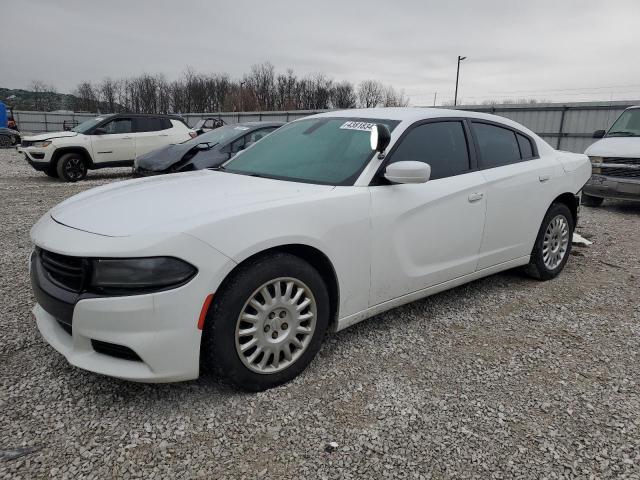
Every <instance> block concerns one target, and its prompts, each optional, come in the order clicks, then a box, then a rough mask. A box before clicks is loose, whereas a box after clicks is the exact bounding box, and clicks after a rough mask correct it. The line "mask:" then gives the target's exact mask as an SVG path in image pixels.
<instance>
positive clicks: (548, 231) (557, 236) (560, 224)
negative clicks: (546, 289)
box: [525, 203, 574, 280]
mask: <svg viewBox="0 0 640 480" xmlns="http://www.w3.org/2000/svg"><path fill="white" fill-rule="evenodd" d="M573 229H574V222H573V215H572V214H571V211H570V210H569V207H567V206H566V205H565V204H563V203H554V204H552V205H551V207H549V210H547V214H546V215H545V217H544V219H543V220H542V225H540V230H539V231H538V236H537V238H536V242H535V244H534V246H533V250H532V251H531V260H530V262H529V264H528V265H527V266H526V267H525V271H526V272H527V273H528V274H529V275H530V276H532V277H533V278H536V279H538V280H550V279H552V278H554V277H556V276H558V274H559V273H560V272H561V271H562V269H563V268H564V266H565V264H566V263H567V260H568V259H569V254H570V253H571V237H572V236H573Z"/></svg>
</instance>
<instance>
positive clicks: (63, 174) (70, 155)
mask: <svg viewBox="0 0 640 480" xmlns="http://www.w3.org/2000/svg"><path fill="white" fill-rule="evenodd" d="M74 158H79V159H80V161H81V162H82V165H83V167H84V171H83V174H82V175H81V176H80V178H69V177H68V176H67V174H66V172H65V169H64V166H65V164H66V163H67V162H69V161H70V160H72V159H74ZM56 171H57V172H58V177H59V178H60V179H61V180H64V181H65V182H77V181H80V180H84V179H85V178H86V176H87V164H86V163H85V161H84V158H83V157H82V155H78V154H77V153H67V154H66V155H63V156H62V157H61V158H60V160H58V164H57V165H56Z"/></svg>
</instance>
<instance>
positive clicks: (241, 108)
mask: <svg viewBox="0 0 640 480" xmlns="http://www.w3.org/2000/svg"><path fill="white" fill-rule="evenodd" d="M245 83H247V82H240V111H241V112H242V111H244V106H243V105H242V103H243V99H242V86H243V85H244V84H245Z"/></svg>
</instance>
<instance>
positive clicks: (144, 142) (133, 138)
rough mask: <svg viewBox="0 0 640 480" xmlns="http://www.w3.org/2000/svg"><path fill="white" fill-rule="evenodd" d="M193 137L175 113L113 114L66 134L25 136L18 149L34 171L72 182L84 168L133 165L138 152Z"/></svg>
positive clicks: (79, 176)
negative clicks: (173, 114)
mask: <svg viewBox="0 0 640 480" xmlns="http://www.w3.org/2000/svg"><path fill="white" fill-rule="evenodd" d="M196 136H197V135H196V132H195V131H194V130H192V129H190V128H189V127H188V126H187V125H186V124H185V123H184V120H182V119H181V118H180V117H178V116H171V115H143V114H114V115H103V116H100V117H96V118H93V119H91V120H87V121H86V122H83V123H81V124H80V125H78V126H77V127H75V128H73V129H72V130H70V131H68V132H49V133H43V134H41V135H35V136H31V137H24V138H23V139H22V145H21V146H20V147H19V148H18V151H19V152H21V153H24V155H25V157H26V159H27V161H28V162H29V164H30V165H31V166H32V167H33V168H35V169H36V170H38V171H41V172H44V173H46V174H47V175H49V176H50V177H59V178H60V179H61V180H65V181H67V182H76V181H78V180H82V179H83V178H84V177H85V176H86V175H87V170H88V169H96V168H107V167H123V166H128V165H133V161H134V160H135V159H136V158H137V157H139V156H140V155H144V154H145V153H148V152H150V151H152V150H156V149H158V148H160V147H164V146H166V145H170V144H175V143H181V142H184V141H187V140H189V139H190V138H194V137H196Z"/></svg>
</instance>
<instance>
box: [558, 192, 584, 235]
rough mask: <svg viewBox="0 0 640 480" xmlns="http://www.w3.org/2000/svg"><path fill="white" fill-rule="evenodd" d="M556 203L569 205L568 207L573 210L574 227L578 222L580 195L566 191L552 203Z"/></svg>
mask: <svg viewBox="0 0 640 480" xmlns="http://www.w3.org/2000/svg"><path fill="white" fill-rule="evenodd" d="M554 203H562V204H564V205H566V206H567V208H568V209H569V210H570V211H571V216H572V217H573V225H574V227H575V226H576V225H577V224H578V211H579V209H580V201H579V200H578V197H577V196H576V195H574V194H573V193H569V192H565V193H563V194H561V195H558V196H557V197H556V198H555V199H554V200H553V202H551V204H552V205H553V204H554Z"/></svg>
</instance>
